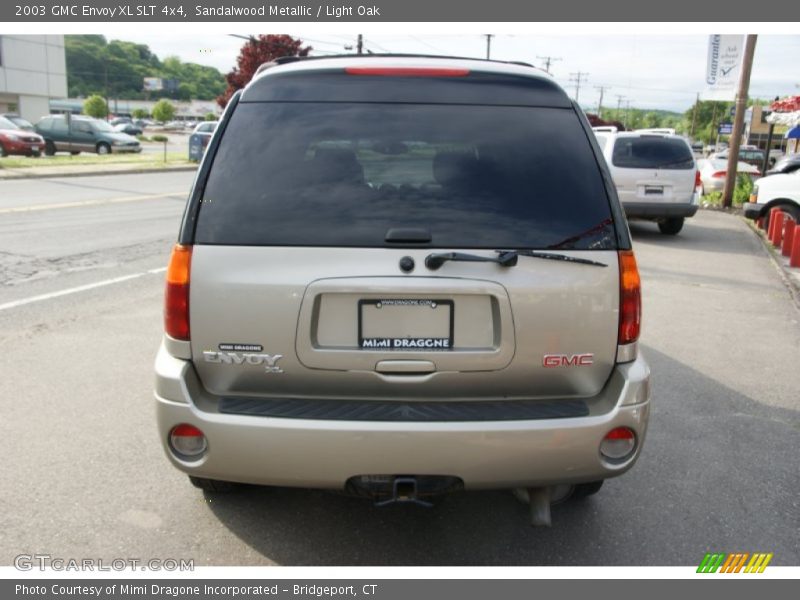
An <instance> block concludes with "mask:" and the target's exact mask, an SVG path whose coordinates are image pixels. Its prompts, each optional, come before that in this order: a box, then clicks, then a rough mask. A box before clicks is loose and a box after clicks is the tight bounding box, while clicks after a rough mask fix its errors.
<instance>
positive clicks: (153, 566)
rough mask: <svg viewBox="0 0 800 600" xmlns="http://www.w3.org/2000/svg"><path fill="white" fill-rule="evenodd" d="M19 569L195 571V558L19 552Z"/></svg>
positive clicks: (17, 567) (17, 557)
mask: <svg viewBox="0 0 800 600" xmlns="http://www.w3.org/2000/svg"><path fill="white" fill-rule="evenodd" d="M14 567H15V568H16V569H17V570H18V571H32V570H34V569H38V570H39V571H44V570H46V569H51V570H53V571H126V570H128V569H130V570H133V571H194V559H185V558H148V559H146V560H143V559H141V558H112V559H111V560H107V559H103V558H62V557H57V556H51V555H50V554H19V555H17V556H15V557H14Z"/></svg>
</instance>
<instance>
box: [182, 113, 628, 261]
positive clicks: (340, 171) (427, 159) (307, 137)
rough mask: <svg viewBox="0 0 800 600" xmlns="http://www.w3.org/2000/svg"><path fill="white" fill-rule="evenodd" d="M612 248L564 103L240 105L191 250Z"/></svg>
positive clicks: (580, 140) (585, 154) (594, 172)
mask: <svg viewBox="0 0 800 600" xmlns="http://www.w3.org/2000/svg"><path fill="white" fill-rule="evenodd" d="M392 228H417V229H424V230H427V231H428V232H430V234H431V243H430V244H429V246H431V247H447V248H459V247H462V248H506V247H507V248H546V247H549V246H554V245H559V244H562V243H564V245H563V247H575V248H613V247H615V244H616V242H615V237H614V231H613V226H612V225H611V213H610V206H609V201H608V198H607V196H606V192H605V188H604V186H603V182H602V179H601V175H600V172H599V168H598V165H597V160H596V158H595V156H594V153H593V151H592V149H591V145H590V143H589V140H588V139H587V136H586V133H585V132H584V130H583V128H582V127H581V125H580V122H579V120H578V117H577V116H576V114H575V113H574V112H573V111H572V110H571V109H559V108H526V107H496V106H464V105H460V106H448V105H413V104H347V103H330V104H325V103H241V104H239V106H238V107H237V109H236V112H235V113H234V115H233V117H232V119H231V122H230V123H229V124H228V126H227V128H226V130H225V133H224V136H223V139H222V141H221V143H220V147H219V149H218V151H217V154H216V157H215V159H214V163H213V165H212V167H211V171H210V174H209V177H208V181H207V183H206V186H205V192H204V196H203V199H202V202H201V205H200V209H199V216H198V222H197V228H196V237H195V242H197V243H211V244H238V245H288V246H296V245H302V246H386V245H391V244H387V243H386V242H385V237H386V233H387V232H388V230H389V229H392Z"/></svg>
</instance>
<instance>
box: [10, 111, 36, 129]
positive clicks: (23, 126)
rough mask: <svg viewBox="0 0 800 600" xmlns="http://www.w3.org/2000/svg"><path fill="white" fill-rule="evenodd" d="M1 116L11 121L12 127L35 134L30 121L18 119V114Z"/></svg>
mask: <svg viewBox="0 0 800 600" xmlns="http://www.w3.org/2000/svg"><path fill="white" fill-rule="evenodd" d="M2 116H3V117H5V118H6V119H8V120H9V121H11V122H12V123H13V124H14V125H16V126H17V127H19V128H20V129H22V130H23V131H30V132H34V133H35V132H36V129H35V128H34V126H33V124H31V122H30V121H28V120H26V119H23V118H22V117H20V116H19V115H18V114H15V113H4V114H3V115H2Z"/></svg>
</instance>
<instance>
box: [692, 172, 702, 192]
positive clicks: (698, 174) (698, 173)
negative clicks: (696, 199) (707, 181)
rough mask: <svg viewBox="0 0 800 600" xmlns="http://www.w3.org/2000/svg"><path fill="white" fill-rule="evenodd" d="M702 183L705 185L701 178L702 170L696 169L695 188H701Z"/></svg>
mask: <svg viewBox="0 0 800 600" xmlns="http://www.w3.org/2000/svg"><path fill="white" fill-rule="evenodd" d="M701 185H703V180H702V179H700V171H695V172H694V187H695V188H699V187H700V186H701Z"/></svg>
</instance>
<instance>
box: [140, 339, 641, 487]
mask: <svg viewBox="0 0 800 600" xmlns="http://www.w3.org/2000/svg"><path fill="white" fill-rule="evenodd" d="M649 378H650V371H649V368H648V366H647V363H646V362H645V361H644V359H643V358H641V356H640V357H639V358H638V359H637V360H636V361H634V362H632V363H628V364H623V365H618V366H617V367H616V368H615V369H614V372H613V373H612V375H611V378H610V379H609V382H608V383H607V385H606V387H605V388H604V390H603V391H602V392H601V393H600V394H598V396H596V397H594V398H589V399H584V400H585V401H586V404H587V405H588V407H589V414H588V415H587V416H581V417H575V418H557V419H535V420H513V421H508V420H507V421H480V422H475V421H456V422H386V421H346V420H321V419H302V418H274V417H263V416H251V415H243V414H224V413H221V412H220V411H219V402H218V400H217V399H216V398H213V397H210V396H209V395H208V394H207V392H205V390H204V389H203V388H202V385H201V384H200V382H199V381H198V379H197V376H196V375H195V371H194V368H193V367H192V365H191V362H190V361H186V360H182V359H178V358H174V357H172V356H171V355H169V354H168V353H167V352H166V350H165V349H164V347H163V346H162V348H161V350H160V352H159V355H158V358H157V360H156V392H155V398H156V412H157V420H158V431H159V437H160V439H161V442H162V444H163V446H164V449H165V452H166V454H167V456H168V458H169V459H170V461H171V462H172V463H173V465H175V467H177V468H178V469H179V470H181V471H183V472H184V473H187V474H189V475H194V476H198V477H207V478H211V479H221V480H228V481H238V482H243V483H254V484H261V485H277V486H289V487H312V488H332V489H341V488H343V487H344V485H345V482H346V481H347V480H348V479H349V478H350V477H353V476H356V475H398V474H405V475H415V476H418V475H449V476H454V477H459V478H461V479H462V480H463V482H464V485H465V487H466V488H467V489H480V488H497V489H499V488H513V487H530V486H540V485H555V484H559V483H579V482H586V481H594V480H598V479H606V478H609V477H614V476H617V475H621V474H622V473H624V472H625V471H627V470H628V469H629V468H630V467H631V466H632V465H633V464H634V463H635V462H636V460H637V458H638V455H639V452H640V450H641V447H642V444H643V442H644V439H645V434H646V431H647V420H648V415H649V396H650V390H649ZM179 423H189V424H192V425H195V426H196V427H199V428H200V429H201V430H202V431H203V432H204V433H205V435H206V437H207V440H208V451H207V452H206V454H205V455H204V456H203V458H201V459H200V460H199V461H197V462H194V463H189V462H186V461H183V460H180V459H178V458H176V457H175V456H174V455H173V454H172V452H171V451H170V449H169V447H168V444H167V439H168V436H169V431H170V430H171V428H172V427H174V426H175V425H177V424H179ZM619 426H626V427H630V428H631V429H633V430H634V431H635V432H636V436H637V439H638V444H637V448H636V451H635V453H634V454H633V456H632V457H630V458H629V459H627V460H626V462H624V463H623V464H609V463H607V462H605V461H604V460H603V459H602V457H601V455H600V453H599V449H598V448H599V445H600V442H601V440H602V439H603V437H604V436H605V435H606V434H607V433H608V432H609V431H610V430H611V429H613V428H615V427H619Z"/></svg>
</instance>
